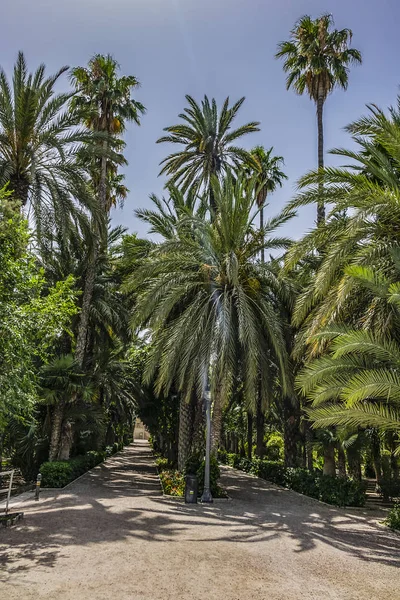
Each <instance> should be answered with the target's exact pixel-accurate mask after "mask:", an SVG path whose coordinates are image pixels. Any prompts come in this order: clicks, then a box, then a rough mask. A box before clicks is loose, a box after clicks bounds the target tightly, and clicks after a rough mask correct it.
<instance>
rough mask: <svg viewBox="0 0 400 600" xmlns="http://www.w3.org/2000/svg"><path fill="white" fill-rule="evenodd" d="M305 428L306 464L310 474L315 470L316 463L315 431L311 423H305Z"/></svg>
mask: <svg viewBox="0 0 400 600" xmlns="http://www.w3.org/2000/svg"><path fill="white" fill-rule="evenodd" d="M304 427H305V438H306V463H307V469H308V470H309V471H310V473H311V472H312V471H313V470H314V461H313V437H314V435H313V430H312V428H311V423H310V421H307V420H305V421H304Z"/></svg>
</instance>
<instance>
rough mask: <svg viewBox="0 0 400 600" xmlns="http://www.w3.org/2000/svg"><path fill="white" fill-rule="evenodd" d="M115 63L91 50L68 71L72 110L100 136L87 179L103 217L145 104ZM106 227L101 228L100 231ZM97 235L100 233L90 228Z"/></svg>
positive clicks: (86, 308) (85, 315) (82, 339)
mask: <svg viewBox="0 0 400 600" xmlns="http://www.w3.org/2000/svg"><path fill="white" fill-rule="evenodd" d="M118 69H119V65H118V63H117V62H116V60H115V59H114V58H113V57H112V56H110V55H107V56H103V55H101V54H96V55H95V56H94V57H93V58H92V59H91V60H90V61H89V64H88V66H87V67H76V68H74V69H73V70H72V72H71V80H72V83H73V85H74V87H75V88H76V90H77V93H76V95H75V97H74V100H73V104H72V109H73V112H74V113H75V114H76V115H77V116H78V117H79V119H80V120H81V121H82V122H83V123H85V125H86V126H87V128H88V130H91V131H94V132H96V133H98V134H101V135H103V139H102V141H101V142H100V141H99V144H100V145H101V147H100V148H99V149H98V153H97V155H98V158H97V159H95V160H94V161H93V162H92V164H91V169H90V170H91V176H92V183H93V187H94V189H95V192H96V194H97V198H98V203H99V206H100V208H101V211H102V213H103V215H102V216H103V218H104V219H105V218H106V216H107V215H108V212H109V210H110V208H111V205H112V203H113V198H114V197H116V196H118V195H122V196H123V195H124V194H125V191H126V190H125V189H124V188H121V180H120V179H119V178H118V174H117V165H118V164H121V163H122V164H123V163H125V164H126V161H125V159H124V158H123V156H122V155H121V154H120V152H119V151H120V150H121V149H122V148H123V145H124V144H123V141H122V140H121V139H120V136H121V135H122V134H123V132H124V131H125V127H126V123H127V122H129V121H133V122H135V123H136V124H137V125H139V124H140V116H141V115H142V114H143V113H144V112H145V108H144V106H143V105H142V104H141V103H140V102H138V101H136V100H134V99H133V98H132V97H131V93H132V90H134V89H136V88H137V87H138V86H139V82H138V80H137V79H136V77H134V76H132V75H131V76H122V77H118ZM105 230H106V228H104V229H103V231H105ZM95 233H96V235H97V234H98V233H99V232H98V231H97V232H95ZM98 253H99V248H98V247H97V245H96V244H94V245H93V250H92V256H91V258H90V260H89V262H88V266H87V271H86V277H85V285H84V293H83V298H82V309H81V317H80V323H79V328H78V335H77V341H76V360H77V362H78V364H79V365H80V366H82V364H83V361H84V358H85V350H86V345H87V334H88V326H89V316H90V307H91V302H92V296H93V290H94V285H95V278H96V262H97V259H98Z"/></svg>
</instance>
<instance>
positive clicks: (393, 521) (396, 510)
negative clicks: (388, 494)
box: [385, 503, 400, 530]
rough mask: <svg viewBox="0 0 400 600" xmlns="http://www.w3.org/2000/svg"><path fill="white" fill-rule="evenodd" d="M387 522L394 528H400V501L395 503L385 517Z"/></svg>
mask: <svg viewBox="0 0 400 600" xmlns="http://www.w3.org/2000/svg"><path fill="white" fill-rule="evenodd" d="M385 523H386V525H388V527H391V528H392V529H397V530H400V503H397V504H395V506H394V507H393V508H392V509H391V510H390V511H389V514H388V516H387V517H386V519H385Z"/></svg>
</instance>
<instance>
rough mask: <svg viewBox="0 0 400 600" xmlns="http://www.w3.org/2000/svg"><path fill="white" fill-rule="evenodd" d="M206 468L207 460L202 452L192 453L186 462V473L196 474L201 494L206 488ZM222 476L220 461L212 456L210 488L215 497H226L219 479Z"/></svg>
mask: <svg viewBox="0 0 400 600" xmlns="http://www.w3.org/2000/svg"><path fill="white" fill-rule="evenodd" d="M204 469H205V460H204V457H203V455H202V454H192V456H190V457H189V459H188V460H187V462H186V467H185V474H186V475H196V477H197V482H198V492H199V494H200V495H201V494H202V493H203V490H204ZM220 477H221V471H220V468H219V465H218V461H217V459H216V458H215V456H211V458H210V490H211V495H212V496H213V497H214V498H224V497H226V493H225V492H224V490H223V489H222V488H221V487H220V486H219V485H218V480H219V478H220Z"/></svg>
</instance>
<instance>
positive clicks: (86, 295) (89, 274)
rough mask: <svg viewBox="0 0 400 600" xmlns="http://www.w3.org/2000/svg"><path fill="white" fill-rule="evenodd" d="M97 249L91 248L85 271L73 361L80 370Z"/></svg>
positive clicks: (94, 276) (82, 361) (85, 340)
mask: <svg viewBox="0 0 400 600" xmlns="http://www.w3.org/2000/svg"><path fill="white" fill-rule="evenodd" d="M97 255H98V253H97V248H93V250H92V254H91V257H90V259H89V262H88V266H87V269H86V276H85V283H84V290H83V299H82V309H81V314H80V320H79V326H78V335H77V337H76V348H75V360H76V362H77V363H78V366H79V367H80V368H82V366H83V363H84V360H85V352H86V343H87V337H88V329H89V317H90V307H91V304H92V297H93V289H94V282H95V279H96V263H97Z"/></svg>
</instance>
